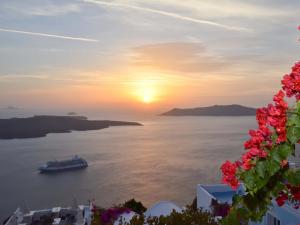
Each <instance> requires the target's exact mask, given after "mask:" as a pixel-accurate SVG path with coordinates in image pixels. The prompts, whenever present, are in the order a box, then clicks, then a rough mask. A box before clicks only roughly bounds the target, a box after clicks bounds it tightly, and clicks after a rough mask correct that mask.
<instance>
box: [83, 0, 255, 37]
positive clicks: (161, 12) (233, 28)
mask: <svg viewBox="0 0 300 225" xmlns="http://www.w3.org/2000/svg"><path fill="white" fill-rule="evenodd" d="M83 1H84V2H88V3H94V4H98V5H104V6H109V7H118V8H129V9H133V10H137V11H143V12H148V13H154V14H159V15H162V16H166V17H171V18H174V19H179V20H183V21H188V22H192V23H197V24H204V25H209V26H214V27H218V28H222V29H226V30H231V31H243V32H250V31H251V30H250V29H248V28H245V27H236V26H230V25H225V24H221V23H217V22H214V21H210V20H201V19H197V18H193V17H189V16H183V15H180V14H177V13H174V12H169V11H164V10H159V9H152V8H147V7H142V6H137V5H129V4H124V3H116V2H105V1H101V0H83Z"/></svg>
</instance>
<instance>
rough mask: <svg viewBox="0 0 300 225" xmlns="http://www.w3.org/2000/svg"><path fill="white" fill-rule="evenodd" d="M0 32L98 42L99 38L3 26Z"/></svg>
mask: <svg viewBox="0 0 300 225" xmlns="http://www.w3.org/2000/svg"><path fill="white" fill-rule="evenodd" d="M0 32H8V33H17V34H25V35H32V36H40V37H48V38H58V39H66V40H72V41H84V42H99V40H96V39H91V38H84V37H71V36H64V35H56V34H47V33H39V32H31V31H24V30H13V29H5V28H0Z"/></svg>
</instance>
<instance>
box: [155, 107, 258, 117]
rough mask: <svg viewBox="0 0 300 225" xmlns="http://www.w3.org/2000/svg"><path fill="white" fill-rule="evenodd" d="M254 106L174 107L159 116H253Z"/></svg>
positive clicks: (254, 112)
mask: <svg viewBox="0 0 300 225" xmlns="http://www.w3.org/2000/svg"><path fill="white" fill-rule="evenodd" d="M255 114H256V109H255V108H250V107H245V106H242V105H214V106H208V107H198V108H185V109H180V108H174V109H172V110H170V111H168V112H165V113H162V114H160V115H161V116H253V115H255Z"/></svg>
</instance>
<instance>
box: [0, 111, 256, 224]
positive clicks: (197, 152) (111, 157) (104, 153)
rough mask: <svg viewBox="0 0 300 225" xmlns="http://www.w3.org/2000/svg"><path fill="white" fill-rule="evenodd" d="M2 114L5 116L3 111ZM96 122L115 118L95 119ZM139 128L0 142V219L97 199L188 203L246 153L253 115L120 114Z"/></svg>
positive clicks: (102, 202)
mask: <svg viewBox="0 0 300 225" xmlns="http://www.w3.org/2000/svg"><path fill="white" fill-rule="evenodd" d="M2 117H3V115H2ZM93 119H115V120H120V118H118V117H115V118H103V117H98V118H97V116H94V117H93ZM121 119H122V120H127V121H136V122H141V123H142V124H143V125H144V126H137V127H135V126H128V127H111V128H108V129H103V130H98V131H81V132H72V133H64V134H49V135H48V136H47V137H45V138H34V139H16V140H0V180H1V185H0V199H1V203H0V219H1V221H2V220H4V219H5V218H6V217H8V216H9V215H10V214H11V213H12V212H13V211H14V210H15V209H16V208H17V207H18V206H21V207H28V208H29V209H31V210H33V209H40V208H47V207H53V206H70V205H71V204H72V201H73V199H74V198H76V199H77V201H78V202H79V203H87V202H88V200H89V199H95V201H96V203H97V204H98V205H101V206H111V205H112V204H118V203H122V202H124V201H125V200H128V199H130V198H133V197H134V198H136V199H137V200H139V201H142V202H143V203H144V204H145V205H146V206H150V205H151V204H153V203H155V202H157V201H160V200H172V201H174V202H176V203H178V204H179V205H185V204H189V203H191V202H192V200H193V198H194V197H195V195H196V185H197V184H198V183H205V184H208V183H217V182H219V181H220V173H219V167H220V165H221V163H222V162H223V161H224V160H226V159H230V160H234V159H237V158H238V157H239V155H240V153H241V152H242V151H243V141H244V140H245V139H246V138H247V131H248V129H250V128H254V127H255V118H254V117H251V116H250V117H161V116H155V117H151V118H147V119H145V118H144V119H137V118H126V119H125V118H121ZM76 154H77V155H80V156H83V157H84V158H85V159H87V161H88V163H89V167H88V168H87V169H85V170H80V171H70V172H64V173H60V174H53V175H45V174H39V173H38V171H37V168H38V167H39V166H40V165H42V164H44V163H45V162H47V161H49V160H53V159H58V160H60V159H68V158H70V157H72V156H74V155H76Z"/></svg>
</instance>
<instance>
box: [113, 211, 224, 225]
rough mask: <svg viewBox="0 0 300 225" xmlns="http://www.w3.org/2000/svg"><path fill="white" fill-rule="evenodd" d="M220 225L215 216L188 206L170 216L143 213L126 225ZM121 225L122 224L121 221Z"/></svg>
mask: <svg viewBox="0 0 300 225" xmlns="http://www.w3.org/2000/svg"><path fill="white" fill-rule="evenodd" d="M145 224H147V225H219V222H218V221H216V220H215V218H214V216H213V215H212V214H211V213H209V212H207V211H203V210H202V209H196V210H195V209H193V208H192V207H187V208H186V209H184V210H183V211H182V212H176V211H173V212H172V213H171V214H170V215H168V216H160V217H145V216H143V215H141V216H136V217H133V219H132V220H131V221H130V223H129V224H128V223H127V224H126V225H145ZM119 225H122V223H120V224H119Z"/></svg>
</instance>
